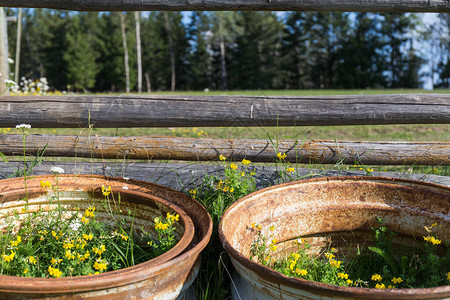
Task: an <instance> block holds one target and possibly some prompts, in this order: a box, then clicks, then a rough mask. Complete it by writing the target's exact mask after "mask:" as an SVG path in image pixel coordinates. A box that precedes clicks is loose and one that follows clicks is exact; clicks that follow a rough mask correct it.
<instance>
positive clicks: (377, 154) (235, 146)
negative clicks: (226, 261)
mask: <svg viewBox="0 0 450 300" xmlns="http://www.w3.org/2000/svg"><path fill="white" fill-rule="evenodd" d="M273 143H276V141H273ZM44 147H47V148H46V151H45V156H56V157H58V156H65V157H88V158H104V159H115V158H128V159H143V160H169V159H170V160H190V161H217V160H218V157H219V155H220V154H222V155H224V156H226V157H228V158H229V159H232V160H238V161H239V160H242V159H244V158H245V159H248V160H251V161H253V162H274V161H275V160H276V154H277V152H284V153H286V159H285V160H286V161H289V162H292V163H295V162H298V163H321V164H334V163H337V162H341V163H344V164H355V163H361V164H365V165H450V142H435V143H427V142H360V141H359V142H334V141H302V140H298V141H295V140H291V141H287V140H286V141H278V149H275V148H274V146H272V144H271V142H270V141H268V140H252V139H196V138H182V137H139V136H133V137H100V136H60V135H30V136H28V138H27V146H26V148H27V153H28V154H31V155H36V154H37V152H38V151H41V150H42V149H44ZM0 151H1V152H2V153H3V154H5V155H21V154H22V151H23V146H22V138H21V136H20V135H17V134H3V135H0Z"/></svg>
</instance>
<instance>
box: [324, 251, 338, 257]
mask: <svg viewBox="0 0 450 300" xmlns="http://www.w3.org/2000/svg"><path fill="white" fill-rule="evenodd" d="M325 256H326V257H327V258H328V259H333V258H335V257H336V256H335V255H334V254H333V253H330V252H326V253H325Z"/></svg>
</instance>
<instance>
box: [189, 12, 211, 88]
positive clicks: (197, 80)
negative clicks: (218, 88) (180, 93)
mask: <svg viewBox="0 0 450 300" xmlns="http://www.w3.org/2000/svg"><path fill="white" fill-rule="evenodd" d="M210 27H211V26H210V23H209V16H208V14H207V13H205V12H193V13H192V15H191V23H190V24H189V30H188V33H189V41H190V45H191V47H190V53H189V57H188V60H189V81H188V89H194V90H203V89H205V88H210V87H211V57H210V53H209V51H208V47H209V45H208V42H207V36H206V35H207V34H208V33H210V30H211V28H210Z"/></svg>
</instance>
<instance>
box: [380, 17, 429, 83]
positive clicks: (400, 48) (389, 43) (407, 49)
mask: <svg viewBox="0 0 450 300" xmlns="http://www.w3.org/2000/svg"><path fill="white" fill-rule="evenodd" d="M383 16H384V21H383V23H382V27H381V33H382V35H383V38H384V41H385V43H384V48H383V51H384V55H385V58H384V60H385V62H386V68H385V71H387V72H388V74H389V75H388V76H387V82H388V87H389V88H413V87H414V88H417V87H419V84H420V82H419V80H418V78H419V76H418V72H419V69H420V67H421V65H422V63H423V61H422V59H421V58H420V57H419V56H418V52H417V51H415V50H414V47H413V36H414V34H415V30H416V28H417V26H418V24H419V19H418V18H417V16H416V15H414V14H400V13H389V14H384V15H383Z"/></svg>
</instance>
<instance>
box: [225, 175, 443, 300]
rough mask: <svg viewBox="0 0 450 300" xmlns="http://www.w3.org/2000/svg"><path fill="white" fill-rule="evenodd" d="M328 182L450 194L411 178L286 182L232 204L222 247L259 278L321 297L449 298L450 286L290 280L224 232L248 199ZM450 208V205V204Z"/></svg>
mask: <svg viewBox="0 0 450 300" xmlns="http://www.w3.org/2000/svg"><path fill="white" fill-rule="evenodd" d="M321 181H322V182H329V181H347V182H348V181H358V182H367V183H395V184H400V185H403V186H408V187H412V186H414V187H422V188H428V189H429V188H431V189H434V190H439V191H442V192H444V193H446V194H449V195H450V188H449V187H447V186H444V185H439V184H435V183H429V182H422V181H416V180H410V179H399V178H389V177H381V176H373V177H362V176H332V177H319V178H311V179H304V180H298V181H292V182H287V183H282V184H278V185H274V186H270V187H267V188H264V189H261V190H259V191H256V192H253V193H251V194H249V195H247V196H245V197H243V198H241V199H239V200H237V201H236V202H234V203H233V204H231V205H230V206H229V207H228V209H227V210H226V211H225V212H224V214H223V217H222V220H221V221H220V224H219V236H220V240H221V242H222V245H223V247H224V248H225V250H226V252H227V253H228V255H230V256H231V258H232V259H234V260H235V261H237V262H238V263H239V264H241V265H243V266H244V267H245V268H248V269H249V270H251V271H252V272H254V273H256V274H258V276H260V277H262V278H263V279H265V280H267V281H270V282H283V284H285V285H287V286H291V287H293V288H299V289H300V288H301V289H304V290H309V291H313V292H320V294H321V295H324V294H326V295H329V296H335V297H336V296H347V297H348V296H350V297H355V298H361V299H369V298H372V299H426V298H428V299H430V298H442V297H449V296H450V285H447V286H439V287H433V288H415V289H387V290H380V289H375V288H360V287H345V286H336V285H332V284H327V283H321V282H316V281H309V280H306V279H302V278H293V277H287V276H285V275H283V274H281V273H279V272H277V271H275V270H272V269H271V268H268V267H266V266H264V265H262V264H260V263H257V262H255V261H253V260H251V259H249V258H247V257H246V256H245V255H243V254H241V253H240V252H239V251H237V250H236V249H235V248H234V247H233V246H231V243H230V242H229V241H228V240H227V238H226V236H225V233H224V230H223V223H224V219H226V216H227V214H228V212H229V211H231V210H233V208H234V207H235V206H238V205H240V204H242V203H243V202H245V201H246V200H247V199H248V198H253V197H254V196H255V195H258V194H262V193H266V192H268V191H271V190H276V189H278V188H284V187H289V186H291V185H298V184H301V183H312V182H321ZM449 205H450V203H449Z"/></svg>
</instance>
